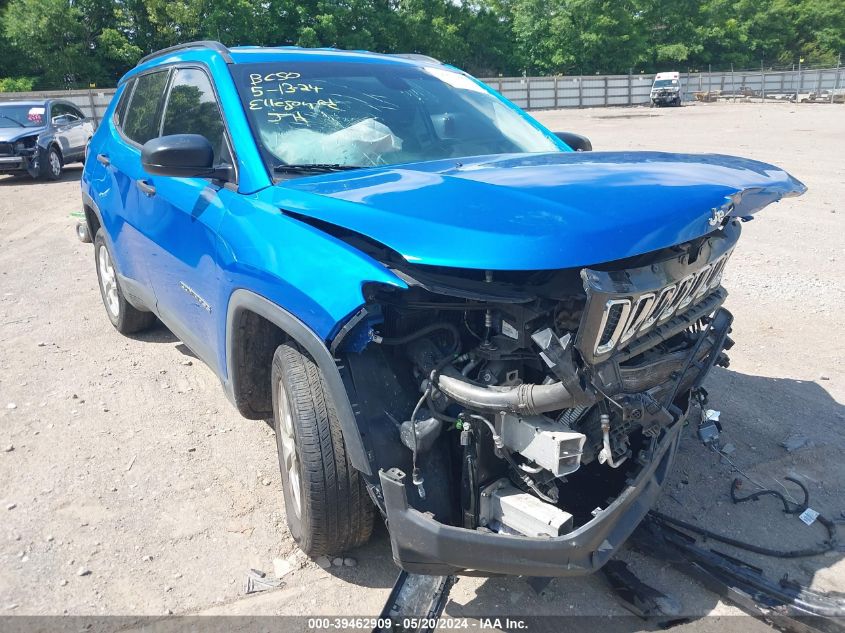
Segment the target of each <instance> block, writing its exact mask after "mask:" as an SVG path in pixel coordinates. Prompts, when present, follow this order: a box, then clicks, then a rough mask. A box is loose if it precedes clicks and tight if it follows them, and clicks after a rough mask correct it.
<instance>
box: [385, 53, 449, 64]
mask: <svg viewBox="0 0 845 633" xmlns="http://www.w3.org/2000/svg"><path fill="white" fill-rule="evenodd" d="M388 55H390V56H391V57H401V58H403V59H410V60H413V61H415V62H429V63H431V64H440V65H441V66H442V65H443V62H441V61H440V60H439V59H436V58H434V57H431V56H430V55H422V54H420V53H388Z"/></svg>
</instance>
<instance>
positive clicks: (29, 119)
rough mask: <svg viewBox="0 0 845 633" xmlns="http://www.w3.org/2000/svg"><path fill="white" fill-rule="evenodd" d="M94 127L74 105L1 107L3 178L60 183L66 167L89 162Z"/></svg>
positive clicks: (15, 104)
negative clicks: (11, 175)
mask: <svg viewBox="0 0 845 633" xmlns="http://www.w3.org/2000/svg"><path fill="white" fill-rule="evenodd" d="M93 135H94V124H93V123H92V122H91V120H90V119H88V118H87V117H86V116H85V115H84V114H82V112H81V111H80V110H79V108H77V107H76V106H75V105H74V104H73V103H71V102H70V101H64V100H62V99H46V100H40V101H9V102H5V103H0V174H5V173H28V174H29V175H30V176H32V177H33V178H47V179H49V180H57V179H58V178H60V177H61V175H62V170H63V168H64V166H65V165H66V164H68V163H72V162H75V161H82V162H84V161H85V156H86V153H87V149H88V141H89V140H91V137H92V136H93Z"/></svg>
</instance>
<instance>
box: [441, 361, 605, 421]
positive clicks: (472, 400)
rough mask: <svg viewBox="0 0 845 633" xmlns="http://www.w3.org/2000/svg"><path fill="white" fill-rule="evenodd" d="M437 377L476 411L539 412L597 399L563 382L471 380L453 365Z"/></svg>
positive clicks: (445, 390) (451, 394)
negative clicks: (500, 383) (482, 382)
mask: <svg viewBox="0 0 845 633" xmlns="http://www.w3.org/2000/svg"><path fill="white" fill-rule="evenodd" d="M436 380H437V388H438V389H439V390H440V391H442V392H443V393H444V394H446V395H447V396H449V397H450V398H451V399H452V400H455V401H457V402H458V403H460V404H462V405H464V406H465V407H467V408H468V409H474V410H476V411H491V412H499V411H505V412H508V413H516V414H523V415H525V414H528V415H536V414H539V413H545V412H546V411H557V410H559V409H568V408H571V407H574V406H577V405H583V404H587V403H590V402H594V401H595V398H593V397H592V396H590V395H589V394H587V393H584V392H582V393H580V394H573V393H571V392H570V391H569V390H568V389H567V388H566V387H565V386H564V385H563V383H562V382H553V383H550V384H548V385H536V384H523V385H513V386H506V387H505V386H495V385H494V386H490V387H487V386H484V385H479V384H477V383H475V382H472V381H471V380H468V379H467V378H466V377H465V376H462V375H461V374H460V372H458V371H457V370H456V369H455V368H453V367H446V368H444V369H443V370H441V371H440V373H439V374H438V375H437V378H436Z"/></svg>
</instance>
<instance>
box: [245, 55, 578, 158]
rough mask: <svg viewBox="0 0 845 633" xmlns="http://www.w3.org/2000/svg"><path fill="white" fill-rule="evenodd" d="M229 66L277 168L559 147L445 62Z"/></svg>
mask: <svg viewBox="0 0 845 633" xmlns="http://www.w3.org/2000/svg"><path fill="white" fill-rule="evenodd" d="M230 68H231V69H232V73H233V76H234V78H235V82H236V84H237V86H238V90H239V91H240V95H241V99H242V100H243V104H244V109H245V110H246V112H247V114H248V117H249V120H250V124H251V125H252V129H253V133H254V134H255V136H256V138H257V139H258V142H259V145H260V146H261V150H262V153H263V154H264V159H265V161H266V162H267V164H268V167H269V168H270V169H274V168H278V166H279V165H282V164H286V165H329V166H337V167H343V166H348V167H351V166H366V167H368V166H374V165H392V164H397V163H407V162H415V161H428V160H437V159H444V158H458V157H462V156H478V155H483V154H501V153H509V152H555V151H560V150H561V145H559V144H558V143H557V142H556V141H555V140H552V138H550V137H549V136H547V133H546V132H544V131H543V130H542V128H540V127H539V125H536V126H535V124H532V123H531V122H529V121H528V120H526V119H525V118H524V117H523V115H522V114H521V113H520V112H519V111H518V110H516V109H515V108H513V107H510V106H508V105H507V104H506V103H505V102H503V101H502V100H500V99H499V98H497V97H496V96H494V95H493V94H491V93H489V92H487V90H485V89H484V88H483V87H481V86H479V85H478V84H477V83H476V82H475V81H474V80H472V79H471V78H469V77H468V76H466V75H464V74H463V73H458V72H454V71H451V70H447V69H445V68H436V67H434V68H432V67H425V66H410V65H408V66H405V65H400V64H381V63H379V64H376V63H356V62H296V63H261V64H235V65H233V66H231V67H230Z"/></svg>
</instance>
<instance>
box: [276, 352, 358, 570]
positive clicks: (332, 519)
mask: <svg viewBox="0 0 845 633" xmlns="http://www.w3.org/2000/svg"><path fill="white" fill-rule="evenodd" d="M271 385H272V388H273V418H274V427H275V430H276V447H277V449H278V453H279V467H280V470H281V473H282V489H283V493H284V499H285V513H286V515H287V522H288V529H289V530H290V533H291V536H293V538H294V540H295V541H296V543H297V545H299V547H300V548H301V549H302V551H304V552H305V553H306V554H308V555H309V556H320V555H324V554H336V553H342V552H344V551H346V550H348V549H351V548H353V547H357V546H359V545H363V544H364V543H366V542H367V540H369V538H370V534H371V533H372V529H373V505H372V502H371V501H370V499H369V495H368V494H367V490H366V487H365V485H364V481H363V478H362V477H361V473H359V472H358V471H357V470H355V468H353V466H352V464H351V463H350V461H349V458H348V455H347V454H346V445H345V444H344V441H343V435H342V434H341V430H340V423H339V421H338V416H337V412H336V410H335V406H334V400H333V398H332V395H331V393H330V391H329V389H328V387H327V386H326V382H325V379H324V377H323V373H322V371H320V368H319V367H318V366H317V364H316V363H315V362H314V360H313V359H312V358H311V357H310V356H308V354H307V353H306V352H305V351H304V350H302V348H300V347H299V345H297V344H296V343H294V342H287V343H284V344H282V345H280V346H279V347H278V348H277V349H276V353H275V354H274V355H273V367H272V372H271Z"/></svg>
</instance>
